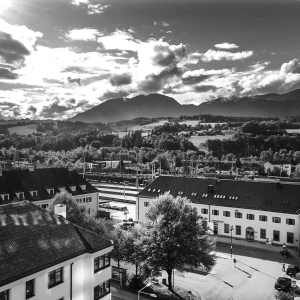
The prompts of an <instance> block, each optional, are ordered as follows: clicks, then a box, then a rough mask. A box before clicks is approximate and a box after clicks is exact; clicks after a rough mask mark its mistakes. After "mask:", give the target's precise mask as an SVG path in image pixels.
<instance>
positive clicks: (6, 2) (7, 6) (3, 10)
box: [0, 0, 11, 15]
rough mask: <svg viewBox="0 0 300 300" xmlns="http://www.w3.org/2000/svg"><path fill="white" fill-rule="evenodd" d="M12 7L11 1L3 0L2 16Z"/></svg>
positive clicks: (0, 6)
mask: <svg viewBox="0 0 300 300" xmlns="http://www.w3.org/2000/svg"><path fill="white" fill-rule="evenodd" d="M10 7H11V1H10V0H1V5H0V15H3V14H4V12H5V11H6V10H7V9H9V8H10Z"/></svg>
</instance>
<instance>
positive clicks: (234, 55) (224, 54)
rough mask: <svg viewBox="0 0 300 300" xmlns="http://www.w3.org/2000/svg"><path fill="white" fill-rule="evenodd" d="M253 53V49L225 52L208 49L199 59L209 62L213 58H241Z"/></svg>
mask: <svg viewBox="0 0 300 300" xmlns="http://www.w3.org/2000/svg"><path fill="white" fill-rule="evenodd" d="M252 55H253V51H241V52H235V53H232V52H227V51H219V50H212V49H209V50H208V51H206V52H205V53H203V54H202V56H201V60H202V61H205V62H210V61H213V60H241V59H245V58H248V57H250V56H252Z"/></svg>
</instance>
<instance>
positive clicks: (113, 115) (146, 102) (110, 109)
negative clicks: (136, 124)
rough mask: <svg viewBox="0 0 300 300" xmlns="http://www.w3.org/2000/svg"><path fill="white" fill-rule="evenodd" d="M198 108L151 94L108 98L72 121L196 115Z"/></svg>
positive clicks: (112, 120)
mask: <svg viewBox="0 0 300 300" xmlns="http://www.w3.org/2000/svg"><path fill="white" fill-rule="evenodd" d="M198 110H199V109H198V106H196V105H181V104H179V103H178V102H177V101H176V100H175V99H173V98H171V97H167V96H164V95H161V94H150V95H147V96H145V95H139V96H136V97H133V98H125V99H124V98H117V99H110V100H107V101H105V102H103V103H101V104H99V105H98V106H95V107H93V108H91V109H89V110H87V111H85V112H83V113H80V114H78V115H76V116H75V117H73V118H71V119H70V121H83V122H102V123H106V122H116V121H120V120H132V119H134V118H138V117H148V118H156V117H179V116H181V115H195V114H196V112H195V111H198Z"/></svg>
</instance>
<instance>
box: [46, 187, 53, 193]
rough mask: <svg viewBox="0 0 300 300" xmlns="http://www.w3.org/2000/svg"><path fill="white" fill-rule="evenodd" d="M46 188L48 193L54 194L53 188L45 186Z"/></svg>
mask: <svg viewBox="0 0 300 300" xmlns="http://www.w3.org/2000/svg"><path fill="white" fill-rule="evenodd" d="M46 190H47V193H48V194H49V195H54V188H52V187H49V186H47V187H46Z"/></svg>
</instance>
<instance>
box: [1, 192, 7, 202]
mask: <svg viewBox="0 0 300 300" xmlns="http://www.w3.org/2000/svg"><path fill="white" fill-rule="evenodd" d="M0 196H1V199H2V200H3V201H9V194H6V193H1V194H0Z"/></svg>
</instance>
